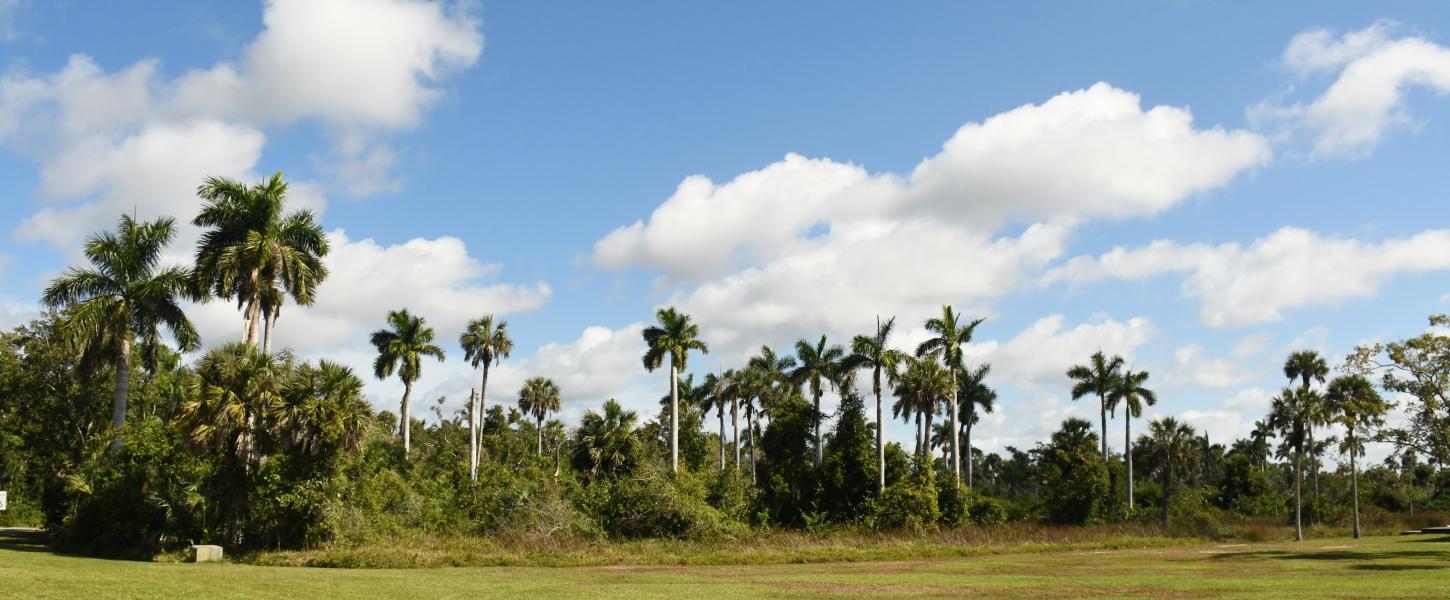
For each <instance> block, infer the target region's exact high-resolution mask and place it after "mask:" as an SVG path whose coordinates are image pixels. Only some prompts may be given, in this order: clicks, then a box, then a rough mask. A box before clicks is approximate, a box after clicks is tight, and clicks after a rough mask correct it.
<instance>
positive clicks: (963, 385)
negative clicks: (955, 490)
mask: <svg viewBox="0 0 1450 600" xmlns="http://www.w3.org/2000/svg"><path fill="white" fill-rule="evenodd" d="M991 372H992V365H989V364H983V365H981V366H978V367H977V368H976V369H968V370H966V371H964V372H963V373H962V380H961V381H960V382H958V384H957V401H958V402H959V403H961V406H960V407H958V410H959V411H960V412H961V414H960V416H959V417H960V420H961V423H962V433H963V438H964V439H965V440H966V443H965V444H964V446H965V447H966V455H967V488H969V489H970V488H971V487H972V426H974V425H976V424H977V421H979V420H981V418H982V417H981V415H982V414H984V413H985V414H991V413H992V411H993V410H995V409H996V404H997V392H996V391H995V390H993V389H992V388H991V387H990V386H988V385H987V374H989V373H991Z"/></svg>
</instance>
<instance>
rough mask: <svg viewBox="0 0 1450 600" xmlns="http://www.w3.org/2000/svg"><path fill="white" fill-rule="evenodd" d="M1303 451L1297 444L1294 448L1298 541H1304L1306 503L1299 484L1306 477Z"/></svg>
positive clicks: (1296, 536)
mask: <svg viewBox="0 0 1450 600" xmlns="http://www.w3.org/2000/svg"><path fill="white" fill-rule="evenodd" d="M1303 453H1304V451H1303V450H1302V449H1301V448H1299V447H1297V446H1296V447H1295V448H1294V541H1296V542H1302V541H1304V520H1303V518H1304V503H1303V501H1302V500H1301V499H1300V496H1299V493H1300V490H1299V488H1300V485H1299V484H1300V481H1301V480H1302V479H1304V477H1303V475H1302V474H1301V473H1300V467H1299V465H1300V455H1301V454H1303Z"/></svg>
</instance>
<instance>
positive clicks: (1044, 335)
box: [963, 315, 1155, 389]
mask: <svg viewBox="0 0 1450 600" xmlns="http://www.w3.org/2000/svg"><path fill="white" fill-rule="evenodd" d="M1154 332H1155V331H1154V328H1153V323H1152V322H1151V321H1149V320H1148V319H1147V318H1145V317H1133V318H1131V319H1128V320H1127V321H1117V320H1114V319H1110V318H1099V319H1096V320H1094V321H1090V322H1085V323H1079V324H1078V325H1076V326H1073V327H1071V328H1069V327H1068V323H1067V318H1066V317H1064V316H1062V315H1049V316H1046V317H1043V318H1041V319H1038V320H1037V321H1036V322H1034V323H1033V324H1032V325H1030V326H1028V327H1027V329H1025V330H1023V331H1022V332H1021V333H1018V334H1017V335H1016V336H1015V337H1013V338H1012V339H1010V340H1007V341H1006V342H999V341H996V340H990V341H983V342H975V343H971V344H967V345H966V346H964V347H963V354H964V355H965V356H966V357H967V359H968V361H969V362H971V363H978V362H989V363H992V374H993V377H994V379H996V380H997V381H1000V382H1003V383H1006V384H1008V385H1012V386H1015V387H1019V388H1028V389H1031V388H1045V387H1063V386H1066V385H1067V378H1066V376H1065V375H1064V373H1067V370H1068V369H1070V368H1072V366H1073V365H1075V364H1078V363H1080V362H1082V361H1083V359H1084V357H1087V356H1090V355H1091V354H1092V353H1094V352H1097V351H1100V350H1101V351H1102V352H1104V353H1106V354H1120V355H1122V356H1123V357H1124V358H1126V359H1128V360H1130V361H1131V360H1133V359H1134V357H1135V355H1136V352H1137V350H1138V349H1139V348H1140V347H1142V346H1143V345H1144V344H1146V343H1148V341H1149V340H1151V339H1152V338H1153V335H1154Z"/></svg>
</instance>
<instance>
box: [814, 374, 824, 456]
mask: <svg viewBox="0 0 1450 600" xmlns="http://www.w3.org/2000/svg"><path fill="white" fill-rule="evenodd" d="M812 417H813V419H814V420H815V425H816V468H817V469H819V468H821V459H822V458H823V456H821V393H820V392H816V414H814V415H812Z"/></svg>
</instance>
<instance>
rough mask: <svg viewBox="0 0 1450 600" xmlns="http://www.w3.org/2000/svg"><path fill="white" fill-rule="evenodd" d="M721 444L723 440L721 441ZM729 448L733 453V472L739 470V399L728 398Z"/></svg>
mask: <svg viewBox="0 0 1450 600" xmlns="http://www.w3.org/2000/svg"><path fill="white" fill-rule="evenodd" d="M721 442H722V443H723V442H724V440H721ZM730 446H731V448H732V449H733V450H734V451H735V470H736V471H739V470H740V399H739V398H735V397H731V398H730Z"/></svg>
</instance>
